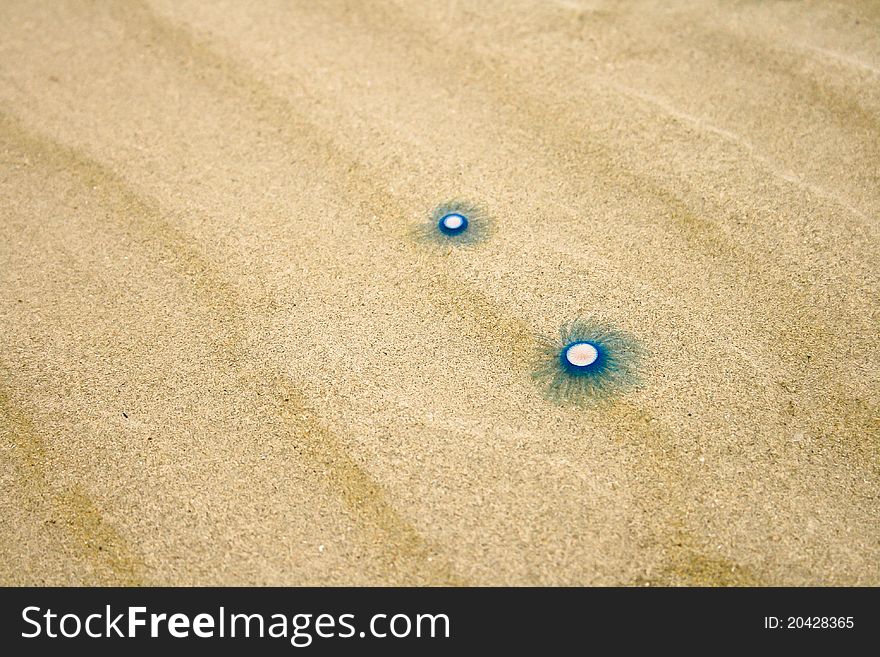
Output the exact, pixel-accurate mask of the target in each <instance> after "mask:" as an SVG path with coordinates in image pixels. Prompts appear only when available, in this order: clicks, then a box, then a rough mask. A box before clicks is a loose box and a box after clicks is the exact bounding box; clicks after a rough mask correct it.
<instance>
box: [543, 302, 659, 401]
mask: <svg viewBox="0 0 880 657" xmlns="http://www.w3.org/2000/svg"><path fill="white" fill-rule="evenodd" d="M641 352H642V350H641V348H640V347H639V346H638V343H637V342H636V340H635V339H634V338H632V337H631V336H630V335H628V334H627V333H625V332H623V331H621V330H619V329H616V328H614V327H612V326H610V325H608V324H604V323H601V322H597V321H594V320H592V319H576V320H574V321H572V322H569V323H567V324H564V325H563V326H562V327H561V328H560V329H559V335H558V336H557V337H554V338H552V339H551V338H542V339H541V342H540V347H539V353H538V358H537V362H536V364H535V368H534V371H533V373H532V376H533V378H534V379H535V380H536V381H537V382H538V383H539V384H541V386H542V387H543V388H544V392H545V394H546V396H547V397H548V398H549V399H551V400H552V401H555V402H559V403H572V404H576V405H581V406H592V405H596V404H598V403H599V402H602V401H606V400H608V399H610V398H612V397H614V396H616V395H618V394H620V393H623V392H625V391H626V390H628V389H630V388H633V387H635V386H636V385H637V384H638V376H637V373H638V366H639V361H640V357H641Z"/></svg>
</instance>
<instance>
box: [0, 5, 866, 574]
mask: <svg viewBox="0 0 880 657" xmlns="http://www.w3.org/2000/svg"><path fill="white" fill-rule="evenodd" d="M878 163H880V9H878V6H877V4H876V3H873V2H820V1H818V0H815V1H809V2H747V1H743V2H720V1H719V2H710V1H699V2H697V1H694V2H675V3H669V2H663V1H660V0H657V1H655V2H641V3H635V4H629V3H620V4H619V3H616V2H606V1H601V0H597V1H595V2H591V1H589V0H570V1H562V0H560V1H557V2H531V3H510V2H500V1H495V2H482V1H481V2H476V1H474V2H455V1H452V2H447V3H432V2H424V3H413V2H402V1H401V2H390V1H388V2H379V3H369V4H368V3H361V2H321V3H313V2H299V3H288V2H275V1H268V0H267V1H265V2H263V1H260V2H250V3H245V2H238V1H232V0H228V1H225V2H212V3H204V2H201V1H197V0H187V1H180V0H151V1H150V2H148V3H137V2H119V3H106V2H82V1H77V2H60V1H59V2H39V3H36V2H25V1H10V0H6V1H4V2H3V3H2V4H0V198H2V202H0V336H2V337H0V463H2V468H0V584H5V585H25V584H28V585H43V584H62V585H69V584H144V585H190V584H198V585H205V584H226V585H233V584H235V585H237V584H257V585H263V584H279V585H281V584H295V585H300V584H302V585H305V584H355V585H364V584H366V585H373V584H405V585H508V584H513V585H523V584H532V585H617V584H623V585H687V584H696V585H808V584H814V585H847V584H856V585H880V485H878V484H880V460H878V452H880V410H878V401H880V386H878V382H880V367H878V352H877V345H878V342H880V283H878V271H880V240H878V233H880V221H878V213H880V166H878ZM450 199H467V200H469V201H471V202H472V203H474V204H476V205H478V206H479V207H481V208H482V209H483V210H484V211H485V212H486V213H487V215H488V216H489V217H491V220H492V228H493V230H492V232H491V235H490V236H489V238H488V239H486V240H485V241H484V242H483V243H480V244H475V245H473V246H472V247H470V248H444V247H442V246H438V245H436V244H428V243H425V242H424V241H420V240H417V239H413V226H414V225H418V224H419V223H420V222H424V221H427V219H428V217H430V213H431V212H432V210H433V209H434V208H435V207H436V206H438V205H439V204H441V203H443V202H446V201H449V200H450ZM577 317H593V318H595V319H596V320H598V321H602V322H606V323H609V324H611V325H614V326H616V327H618V328H619V329H620V330H623V331H625V332H627V333H628V334H630V335H632V336H634V338H635V339H636V340H637V341H638V343H639V344H640V345H641V346H642V348H643V350H644V356H643V359H642V363H641V370H640V375H641V380H642V385H641V386H640V387H639V388H638V389H636V390H631V391H628V392H624V393H621V394H619V395H617V396H614V397H613V398H612V399H609V400H608V401H607V402H606V403H604V404H600V405H598V406H588V407H577V406H570V405H564V404H562V405H560V404H558V403H554V402H552V401H549V400H547V399H546V398H545V397H544V396H543V394H542V390H541V389H540V388H539V387H538V386H537V385H536V383H535V381H533V379H532V377H531V373H532V371H533V369H534V358H533V355H534V351H535V345H536V343H537V342H538V341H539V340H540V338H541V336H553V335H554V334H555V333H556V332H557V330H558V328H559V326H560V325H562V324H564V323H565V322H568V321H571V320H572V319H574V318H577Z"/></svg>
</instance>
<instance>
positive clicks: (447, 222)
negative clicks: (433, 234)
mask: <svg viewBox="0 0 880 657" xmlns="http://www.w3.org/2000/svg"><path fill="white" fill-rule="evenodd" d="M463 223H464V217H462V216H461V215H460V214H447V215H446V216H445V217H443V225H444V226H446V227H447V228H448V229H449V230H458V229H459V228H461V225H462V224H463Z"/></svg>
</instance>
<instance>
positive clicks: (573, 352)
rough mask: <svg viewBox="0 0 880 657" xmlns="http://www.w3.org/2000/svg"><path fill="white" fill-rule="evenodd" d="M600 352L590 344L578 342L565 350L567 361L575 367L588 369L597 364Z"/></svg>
mask: <svg viewBox="0 0 880 657" xmlns="http://www.w3.org/2000/svg"><path fill="white" fill-rule="evenodd" d="M598 357H599V352H598V351H597V350H596V347H594V346H593V345H591V344H590V343H589V342H578V343H577V344H573V345H571V346H570V347H569V348H568V349H566V350H565V360H567V361H568V362H569V363H571V364H572V365H574V366H575V367H586V366H587V365H592V364H593V363H595V362H596V359H597V358H598Z"/></svg>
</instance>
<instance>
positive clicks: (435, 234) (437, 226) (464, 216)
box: [414, 201, 490, 246]
mask: <svg viewBox="0 0 880 657" xmlns="http://www.w3.org/2000/svg"><path fill="white" fill-rule="evenodd" d="M489 224H490V222H489V218H488V217H487V216H486V214H485V213H484V212H483V211H482V210H480V209H479V208H478V207H476V206H475V205H472V204H471V203H467V202H464V201H451V202H449V203H443V204H442V205H439V206H437V207H436V208H435V209H434V211H433V212H431V215H430V217H429V219H428V221H427V222H425V223H422V224H419V225H418V226H416V228H415V231H414V232H415V236H416V238H417V239H419V241H422V242H428V243H432V244H435V245H439V246H472V245H474V244H478V243H480V242H482V241H483V240H485V239H486V237H487V236H488V235H489V232H490V225H489Z"/></svg>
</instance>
